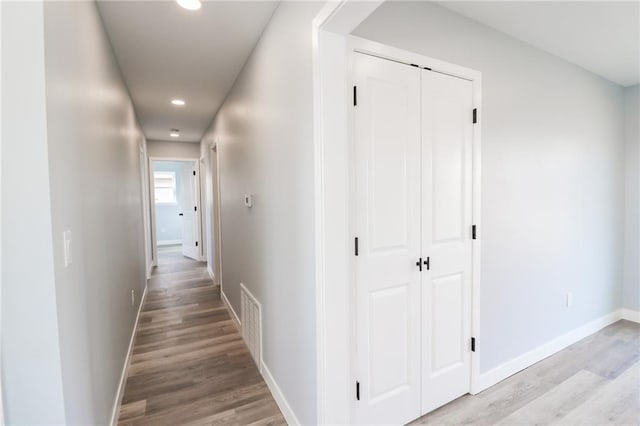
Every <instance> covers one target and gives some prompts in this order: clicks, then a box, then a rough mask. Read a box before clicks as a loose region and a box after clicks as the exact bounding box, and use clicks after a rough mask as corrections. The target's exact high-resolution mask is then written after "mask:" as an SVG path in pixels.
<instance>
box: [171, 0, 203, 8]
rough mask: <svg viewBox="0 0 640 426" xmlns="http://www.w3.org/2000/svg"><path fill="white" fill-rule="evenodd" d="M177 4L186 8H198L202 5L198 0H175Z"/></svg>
mask: <svg viewBox="0 0 640 426" xmlns="http://www.w3.org/2000/svg"><path fill="white" fill-rule="evenodd" d="M176 1H177V2H178V4H179V5H180V6H182V7H184V8H185V9H187V10H198V9H200V8H201V7H202V3H200V0H176Z"/></svg>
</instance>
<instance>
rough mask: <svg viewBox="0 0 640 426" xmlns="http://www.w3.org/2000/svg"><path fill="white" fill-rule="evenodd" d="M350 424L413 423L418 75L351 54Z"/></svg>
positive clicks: (416, 391)
mask: <svg viewBox="0 0 640 426" xmlns="http://www.w3.org/2000/svg"><path fill="white" fill-rule="evenodd" d="M354 65H355V76H356V85H357V87H358V105H357V106H356V109H355V164H356V194H357V200H356V205H357V207H356V229H357V236H358V238H359V247H360V249H359V254H358V257H357V258H356V287H357V290H356V291H357V308H356V309H357V346H358V354H357V359H358V361H357V377H358V380H359V382H360V401H359V402H358V404H357V408H356V418H357V421H358V422H359V423H364V424H375V423H385V424H400V423H405V422H408V421H410V420H412V419H414V418H416V417H418V416H419V415H420V273H419V271H418V267H417V266H416V265H415V262H416V261H417V260H418V258H419V257H420V202H419V196H420V136H419V132H420V117H419V108H420V98H419V97H420V73H419V70H418V69H417V68H413V67H408V66H405V65H401V64H398V63H396V62H391V61H387V60H383V59H379V58H375V57H372V56H368V55H364V54H355V64H354Z"/></svg>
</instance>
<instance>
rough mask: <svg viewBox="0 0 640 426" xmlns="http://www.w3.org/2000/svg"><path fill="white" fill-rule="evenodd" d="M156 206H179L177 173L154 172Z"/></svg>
mask: <svg viewBox="0 0 640 426" xmlns="http://www.w3.org/2000/svg"><path fill="white" fill-rule="evenodd" d="M153 187H154V190H155V194H156V204H177V203H178V201H177V200H176V172H153Z"/></svg>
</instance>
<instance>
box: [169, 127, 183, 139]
mask: <svg viewBox="0 0 640 426" xmlns="http://www.w3.org/2000/svg"><path fill="white" fill-rule="evenodd" d="M169 136H171V137H172V138H179V137H180V130H178V129H171V133H169Z"/></svg>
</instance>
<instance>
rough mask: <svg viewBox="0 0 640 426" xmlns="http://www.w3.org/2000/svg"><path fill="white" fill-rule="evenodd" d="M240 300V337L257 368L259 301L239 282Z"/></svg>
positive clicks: (260, 324) (260, 340)
mask: <svg viewBox="0 0 640 426" xmlns="http://www.w3.org/2000/svg"><path fill="white" fill-rule="evenodd" d="M240 302H241V305H242V306H241V310H240V321H241V323H242V338H243V339H244V341H245V343H246V344H247V347H248V348H249V352H251V355H252V356H253V360H254V361H255V362H256V365H257V366H258V369H260V351H261V349H262V315H261V312H260V303H259V302H258V300H257V299H256V298H255V297H254V296H253V294H251V292H249V290H248V289H247V288H246V287H245V286H244V284H240Z"/></svg>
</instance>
